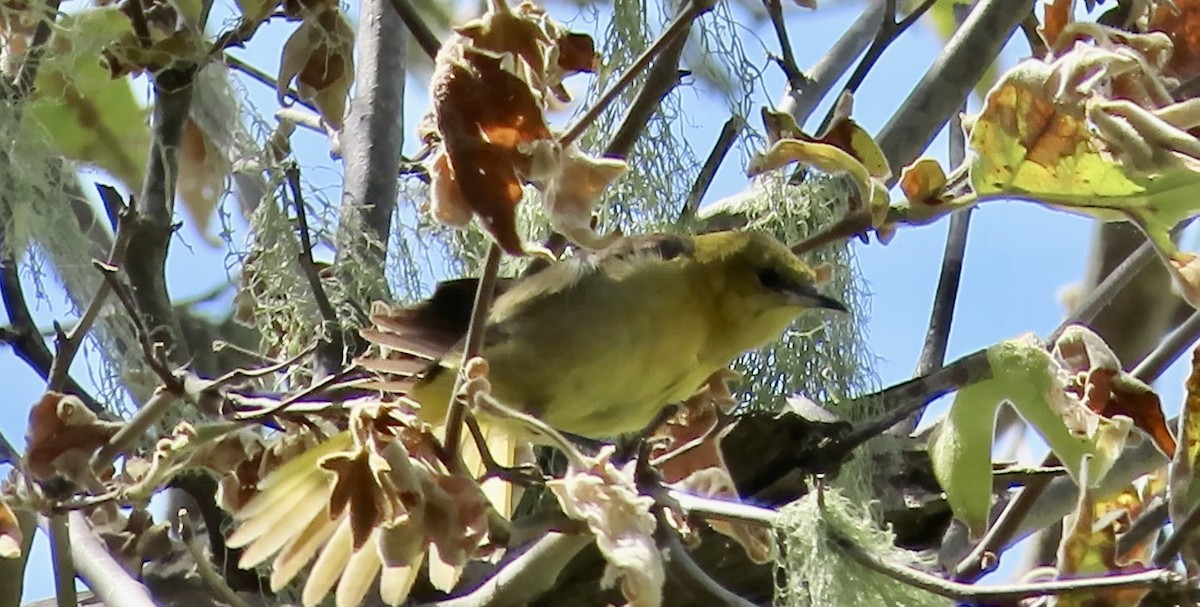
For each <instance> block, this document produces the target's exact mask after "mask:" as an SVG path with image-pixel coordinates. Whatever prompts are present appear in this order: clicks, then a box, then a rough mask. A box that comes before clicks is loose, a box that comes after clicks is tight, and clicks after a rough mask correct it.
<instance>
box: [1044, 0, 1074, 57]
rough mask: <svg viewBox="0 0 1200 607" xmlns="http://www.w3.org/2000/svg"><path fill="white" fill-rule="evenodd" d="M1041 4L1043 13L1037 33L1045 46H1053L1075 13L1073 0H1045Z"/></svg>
mask: <svg viewBox="0 0 1200 607" xmlns="http://www.w3.org/2000/svg"><path fill="white" fill-rule="evenodd" d="M1043 6H1045V15H1044V16H1043V17H1042V24H1041V25H1040V26H1038V34H1039V35H1040V36H1041V37H1042V42H1045V43H1046V47H1047V48H1054V47H1055V46H1056V43H1057V42H1058V38H1059V36H1061V35H1062V33H1063V29H1064V28H1066V27H1067V24H1068V23H1070V22H1071V19H1072V16H1073V15H1074V13H1075V0H1046V3H1045V4H1044V5H1043Z"/></svg>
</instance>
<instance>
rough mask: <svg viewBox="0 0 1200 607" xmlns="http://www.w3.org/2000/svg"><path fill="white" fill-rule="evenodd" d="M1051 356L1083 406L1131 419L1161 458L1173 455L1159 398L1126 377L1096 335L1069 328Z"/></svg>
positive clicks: (1089, 331)
mask: <svg viewBox="0 0 1200 607" xmlns="http://www.w3.org/2000/svg"><path fill="white" fill-rule="evenodd" d="M1053 354H1054V357H1055V358H1057V359H1058V361H1059V364H1061V365H1062V366H1063V368H1064V369H1066V370H1067V371H1068V372H1069V373H1071V374H1072V377H1071V380H1070V386H1069V388H1068V389H1069V390H1071V391H1072V392H1074V393H1075V395H1076V396H1077V397H1078V398H1079V399H1080V400H1082V401H1083V404H1084V405H1087V407H1088V408H1089V409H1091V410H1092V411H1095V412H1096V413H1099V414H1100V415H1103V416H1104V417H1108V418H1113V417H1116V416H1118V415H1123V416H1125V417H1128V418H1130V419H1131V420H1133V425H1134V426H1135V427H1137V428H1138V429H1139V430H1141V431H1142V432H1145V433H1146V435H1147V436H1149V437H1150V439H1151V440H1153V441H1154V445H1155V446H1156V447H1158V450H1159V451H1161V452H1162V454H1163V455H1165V456H1167V457H1171V456H1172V455H1173V454H1174V453H1175V437H1174V436H1173V435H1172V434H1171V430H1170V428H1168V427H1167V420H1166V417H1164V416H1163V411H1162V403H1161V402H1160V401H1159V398H1158V394H1157V393H1156V392H1155V391H1154V390H1153V389H1152V388H1150V386H1147V385H1146V384H1145V383H1143V382H1142V381H1141V380H1139V379H1137V378H1136V377H1134V376H1132V375H1130V374H1129V373H1126V372H1125V371H1124V370H1123V369H1122V368H1121V361H1119V360H1117V355H1116V354H1114V353H1113V351H1112V349H1111V348H1109V347H1108V344H1106V343H1104V340H1103V339H1102V338H1101V337H1100V336H1099V335H1096V334H1095V333H1094V332H1093V331H1092V330H1091V329H1088V328H1087V327H1085V326H1083V325H1071V326H1070V327H1067V329H1066V330H1065V331H1063V334H1062V336H1061V337H1059V338H1058V341H1056V342H1055V343H1054V352H1053Z"/></svg>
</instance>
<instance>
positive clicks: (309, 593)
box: [228, 399, 488, 607]
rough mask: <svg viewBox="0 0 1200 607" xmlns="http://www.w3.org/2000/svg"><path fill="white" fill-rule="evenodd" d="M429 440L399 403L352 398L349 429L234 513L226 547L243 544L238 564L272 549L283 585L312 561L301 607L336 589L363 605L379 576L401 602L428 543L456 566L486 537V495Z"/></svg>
mask: <svg viewBox="0 0 1200 607" xmlns="http://www.w3.org/2000/svg"><path fill="white" fill-rule="evenodd" d="M432 441H433V437H432V434H431V431H430V429H429V428H428V427H427V426H425V425H424V424H422V423H421V422H419V421H418V420H417V418H416V416H415V413H414V412H412V411H411V410H408V409H407V408H406V406H404V405H400V404H397V403H383V402H379V401H374V400H371V399H364V400H360V401H358V402H356V403H353V404H352V406H351V431H348V432H343V433H341V434H338V435H335V436H334V437H332V438H331V439H329V440H327V441H325V442H323V443H321V444H319V445H317V446H315V447H312V448H310V449H307V450H305V451H304V452H302V453H299V454H297V455H294V456H292V457H291V458H290V459H289V460H288V461H286V462H284V463H283V465H281V466H279V467H277V468H275V469H274V470H273V471H271V472H270V473H269V474H267V475H266V476H265V478H264V479H263V480H262V481H261V482H260V483H259V485H258V489H259V492H258V493H257V494H256V495H255V496H254V497H253V498H251V499H250V500H249V502H247V503H246V504H245V505H244V506H243V507H242V508H241V509H239V510H238V511H236V512H235V513H234V518H235V520H237V521H238V526H237V528H236V529H235V531H234V532H233V534H232V535H231V536H230V537H229V539H228V543H229V545H230V546H234V547H240V546H244V547H245V548H246V550H245V552H244V553H243V554H242V559H241V561H239V563H238V564H239V566H241V567H244V568H248V567H253V566H256V565H258V564H259V563H262V562H263V561H265V560H266V559H268V558H270V556H271V555H272V554H276V555H277V556H276V557H275V560H274V562H273V564H272V569H273V571H272V574H271V587H272V589H273V590H279V589H281V588H283V587H284V586H286V585H287V584H289V583H290V582H291V581H292V579H294V578H295V576H296V575H297V574H298V573H299V572H300V571H301V570H302V569H303V568H304V566H305V565H306V564H307V563H308V562H309V561H312V560H313V559H314V558H315V559H316V560H315V563H314V564H313V567H312V571H311V573H310V574H309V578H308V580H307V582H306V583H305V585H304V591H303V596H302V598H303V604H304V605H306V606H312V605H316V604H319V603H320V602H321V601H322V600H323V599H324V597H325V595H326V594H328V593H329V591H330V590H334V588H335V586H336V590H335V603H336V604H337V605H338V606H339V607H352V606H354V605H358V604H360V603H361V600H362V598H363V597H364V596H365V594H366V592H367V590H368V589H369V588H370V586H371V584H372V583H373V582H374V580H375V578H376V576H379V575H382V576H383V578H382V580H381V584H380V593H381V596H382V598H384V599H385V600H386V601H387V602H388V604H391V605H398V604H400V603H402V602H403V601H404V599H405V598H406V597H407V593H408V590H409V589H410V588H411V586H412V583H413V578H414V575H415V571H416V569H418V568H419V567H420V565H421V563H422V562H423V561H424V560H425V554H426V551H427V549H428V548H429V547H430V545H436V546H437V548H438V558H440V559H442V560H444V561H446V562H447V563H448V564H449V565H450V566H451V567H460V566H461V565H462V564H464V563H465V562H466V559H467V558H469V557H471V556H475V555H476V554H477V552H478V551H479V548H480V545H481V543H482V541H483V539H484V537H485V536H486V534H487V530H488V527H487V516H486V514H487V500H486V498H485V497H484V496H483V494H482V492H481V491H480V490H479V486H478V484H476V483H475V481H474V480H473V479H470V478H465V477H460V476H456V475H452V474H449V473H448V472H447V471H446V470H445V468H444V467H443V466H442V465H441V463H440V461H439V460H438V458H437V456H436V454H435V453H434V451H433V447H432V446H431V445H432V444H433V443H432ZM304 442H307V441H304ZM270 450H271V447H268V451H270ZM290 450H291V448H289V451H290ZM331 472H332V474H331Z"/></svg>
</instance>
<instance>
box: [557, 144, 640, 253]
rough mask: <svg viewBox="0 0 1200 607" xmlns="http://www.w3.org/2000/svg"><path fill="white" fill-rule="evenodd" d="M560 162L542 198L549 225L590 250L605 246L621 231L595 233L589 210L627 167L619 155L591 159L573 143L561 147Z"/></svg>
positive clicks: (614, 239)
mask: <svg viewBox="0 0 1200 607" xmlns="http://www.w3.org/2000/svg"><path fill="white" fill-rule="evenodd" d="M560 162H561V172H560V173H558V174H557V175H556V176H555V178H554V179H553V180H552V181H551V185H550V186H549V188H547V191H546V195H545V199H544V201H545V205H546V211H547V212H548V213H549V215H550V225H551V226H552V227H553V228H554V229H555V230H556V231H558V232H559V233H561V234H562V235H564V236H566V237H567V238H570V239H571V241H572V242H575V243H577V244H579V245H582V246H584V247H587V248H589V249H603V248H604V247H607V246H608V245H610V244H612V243H613V242H614V241H616V239H618V238H620V236H621V234H620V233H619V232H612V233H610V234H605V235H603V236H601V235H599V234H597V233H596V232H595V231H594V230H592V223H591V222H592V212H593V211H594V210H595V208H596V203H597V202H599V200H600V196H601V195H602V194H603V193H604V190H605V189H606V188H608V185H609V184H610V183H612V182H613V181H616V180H617V179H618V178H619V177H621V176H622V175H624V174H625V171H627V170H628V169H629V166H628V165H626V164H625V161H624V160H621V159H619V158H593V157H591V156H588V155H586V154H584V153H583V152H581V151H579V148H577V147H575V146H568V147H567V148H566V149H564V150H563V154H562V157H561V159H560Z"/></svg>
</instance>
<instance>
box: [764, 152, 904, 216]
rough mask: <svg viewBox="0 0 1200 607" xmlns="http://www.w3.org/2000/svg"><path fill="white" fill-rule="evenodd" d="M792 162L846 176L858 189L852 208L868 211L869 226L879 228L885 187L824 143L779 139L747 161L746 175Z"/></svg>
mask: <svg viewBox="0 0 1200 607" xmlns="http://www.w3.org/2000/svg"><path fill="white" fill-rule="evenodd" d="M793 162H801V163H803V164H807V165H811V166H814V167H816V168H818V169H821V170H823V171H827V172H831V173H842V172H844V173H846V174H847V175H849V176H850V178H851V179H852V180H853V182H854V185H855V186H856V187H857V189H858V198H857V200H856V201H855V202H856V204H855V206H861V207H864V208H867V209H870V210H871V217H872V223H873V225H875V226H876V227H880V226H882V225H883V222H884V220H885V219H886V217H887V213H888V206H889V204H888V193H887V186H885V185H884V184H883V183H882V182H881V181H880V180H878V179H876V178H874V177H872V176H871V174H870V172H869V171H868V170H867V167H866V166H864V165H863V164H862V163H861V162H859V161H858V159H856V158H855V157H854V156H852V155H850V154H849V153H848V152H846V151H845V150H842V149H841V148H839V147H837V146H835V145H831V144H828V143H819V142H815V141H801V140H799V139H781V140H779V141H778V142H776V143H775V145H772V146H771V147H770V148H769V149H767V150H766V151H765V152H759V153H756V154H755V155H754V157H753V158H751V159H750V164H749V165H748V166H747V167H746V172H747V173H748V174H749V175H750V176H752V177H753V176H755V175H759V174H761V173H764V172H766V171H770V170H774V169H777V168H780V167H783V166H787V165H789V164H791V163H793Z"/></svg>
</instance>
